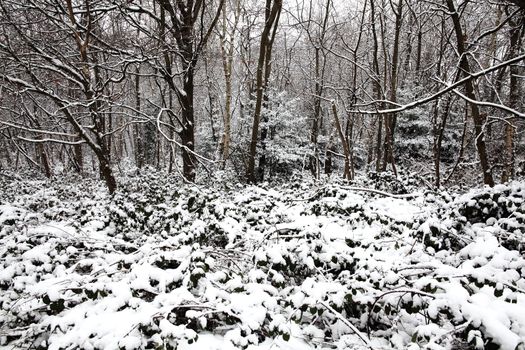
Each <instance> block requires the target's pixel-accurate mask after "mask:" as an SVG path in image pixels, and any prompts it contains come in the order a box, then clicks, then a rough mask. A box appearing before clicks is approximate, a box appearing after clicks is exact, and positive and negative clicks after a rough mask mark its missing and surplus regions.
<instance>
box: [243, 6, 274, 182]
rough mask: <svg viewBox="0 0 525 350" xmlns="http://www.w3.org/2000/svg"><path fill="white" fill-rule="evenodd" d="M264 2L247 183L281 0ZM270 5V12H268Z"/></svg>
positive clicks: (252, 171) (251, 177)
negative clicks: (265, 76)
mask: <svg viewBox="0 0 525 350" xmlns="http://www.w3.org/2000/svg"><path fill="white" fill-rule="evenodd" d="M271 2H272V0H266V11H265V25H264V29H263V32H262V35H261V44H260V47H259V60H258V63H257V83H256V84H257V85H256V89H257V97H256V102H255V111H254V115H253V125H252V135H251V141H250V149H249V155H248V168H247V169H246V180H247V181H248V182H249V183H255V182H256V181H257V180H256V177H255V175H256V174H255V156H256V153H257V141H258V138H259V137H258V136H259V125H260V121H261V110H262V102H263V95H264V69H265V67H266V60H267V57H268V56H267V53H268V49H269V45H270V42H271V41H270V30H271V29H272V27H273V26H275V29H274V31H276V30H277V24H278V17H279V14H280V12H281V8H282V0H274V2H273V4H272V5H271ZM270 5H271V10H270Z"/></svg>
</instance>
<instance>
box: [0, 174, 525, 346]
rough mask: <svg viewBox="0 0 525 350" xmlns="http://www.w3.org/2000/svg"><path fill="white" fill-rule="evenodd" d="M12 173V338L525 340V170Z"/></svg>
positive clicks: (67, 342)
mask: <svg viewBox="0 0 525 350" xmlns="http://www.w3.org/2000/svg"><path fill="white" fill-rule="evenodd" d="M0 188H1V190H0V349H19V348H24V349H27V348H37V349H47V348H48V349H128V350H131V349H196V350H197V349H198V350H212V349H412V350H415V349H484V348H485V349H503V350H516V349H524V348H525V344H524V339H525V258H524V253H525V238H524V237H525V204H524V203H525V202H524V200H525V182H515V183H512V184H509V185H499V186H496V187H495V188H492V189H490V188H478V189H471V190H469V191H464V192H461V191H457V192H453V191H449V192H447V191H440V192H436V191H431V190H428V189H425V188H422V187H420V186H418V184H417V183H415V181H413V180H393V179H386V178H381V177H375V178H373V179H370V178H361V179H359V180H358V181H356V182H354V183H353V184H352V185H349V184H342V183H338V182H337V181H333V182H324V183H322V184H319V183H318V184H314V183H313V182H311V181H306V180H303V179H297V180H292V181H289V182H286V183H284V184H282V185H275V186H270V185H261V186H242V185H210V186H203V187H196V186H189V185H182V184H181V183H180V181H176V180H173V179H170V178H167V177H165V176H161V175H154V174H149V175H148V176H143V177H135V178H133V177H130V178H125V179H120V188H119V191H118V192H117V193H116V194H115V195H114V196H109V195H108V194H107V193H106V191H105V189H104V187H103V186H102V185H101V184H100V183H98V182H95V181H90V180H78V181H64V180H61V181H59V180H56V181H28V180H7V178H3V179H0ZM371 190H374V191H371Z"/></svg>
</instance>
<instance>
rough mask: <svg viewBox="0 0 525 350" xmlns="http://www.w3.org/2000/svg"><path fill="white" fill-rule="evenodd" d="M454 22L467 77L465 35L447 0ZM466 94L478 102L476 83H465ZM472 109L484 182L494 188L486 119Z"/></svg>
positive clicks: (474, 108) (472, 105)
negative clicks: (486, 134)
mask: <svg viewBox="0 0 525 350" xmlns="http://www.w3.org/2000/svg"><path fill="white" fill-rule="evenodd" d="M446 1H447V6H448V10H449V12H450V16H451V17H452V22H453V24H454V32H455V34H456V44H457V51H458V54H459V56H460V61H459V67H460V69H461V70H462V71H463V73H464V74H465V75H468V74H470V72H471V69H470V63H469V60H468V53H467V51H466V49H465V36H464V34H463V28H462V27H461V22H460V19H459V14H458V12H457V11H456V8H455V5H454V1H453V0H446ZM465 94H466V96H467V97H468V98H469V99H471V100H477V97H476V93H475V89H474V83H473V81H472V80H467V82H466V83H465ZM470 109H471V114H472V119H473V121H474V132H475V137H476V148H477V150H478V156H479V160H480V164H481V171H482V174H483V182H484V183H485V184H486V185H489V186H494V178H493V176H492V169H491V167H490V161H489V157H488V154H487V146H486V143H485V137H484V132H483V127H484V125H485V122H486V118H485V116H484V115H482V114H481V113H480V111H479V107H478V105H477V104H475V103H470Z"/></svg>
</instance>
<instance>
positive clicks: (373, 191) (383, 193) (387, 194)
mask: <svg viewBox="0 0 525 350" xmlns="http://www.w3.org/2000/svg"><path fill="white" fill-rule="evenodd" d="M341 188H342V189H344V190H349V191H356V192H370V193H375V194H379V195H381V196H385V197H392V198H415V197H418V196H420V195H421V194H420V193H407V194H393V193H388V192H383V191H380V190H375V189H372V188H365V187H354V186H341Z"/></svg>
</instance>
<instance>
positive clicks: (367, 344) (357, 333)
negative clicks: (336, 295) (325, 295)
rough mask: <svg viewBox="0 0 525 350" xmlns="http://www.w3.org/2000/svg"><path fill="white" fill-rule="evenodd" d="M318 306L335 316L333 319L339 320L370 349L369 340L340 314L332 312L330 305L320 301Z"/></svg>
mask: <svg viewBox="0 0 525 350" xmlns="http://www.w3.org/2000/svg"><path fill="white" fill-rule="evenodd" d="M319 304H321V305H322V306H324V307H325V308H326V309H327V310H328V311H330V312H331V313H333V314H334V315H335V317H337V318H338V319H339V320H341V322H343V323H344V324H345V325H347V326H348V328H350V329H351V330H352V331H354V333H355V334H356V335H357V336H358V337H359V338H361V340H362V341H363V342H364V343H365V344H366V346H368V347H369V348H370V349H372V344H371V343H370V339H368V337H367V336H366V335H365V334H364V333H362V332H361V331H360V330H359V329H357V327H356V326H354V325H353V324H352V323H350V321H348V320H347V319H346V318H345V317H344V316H343V315H341V313H339V312H337V311H336V310H334V308H333V307H331V306H330V305H328V304H327V303H326V302H324V301H320V302H319Z"/></svg>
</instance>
